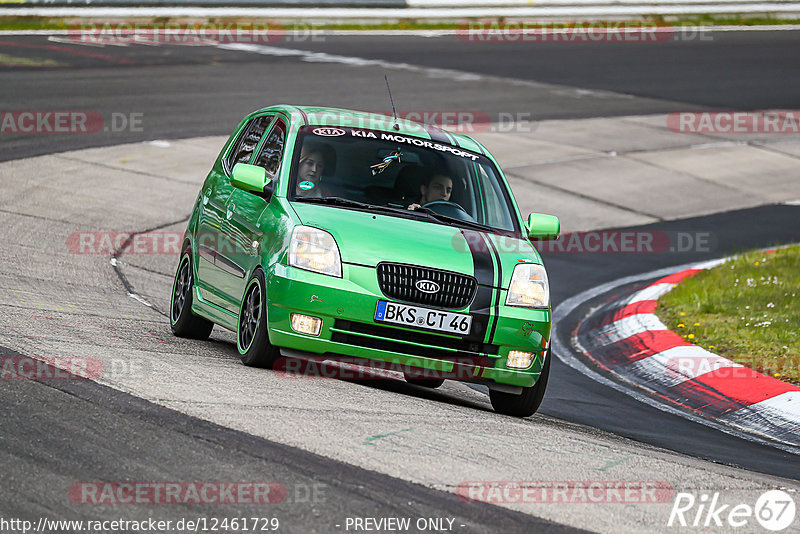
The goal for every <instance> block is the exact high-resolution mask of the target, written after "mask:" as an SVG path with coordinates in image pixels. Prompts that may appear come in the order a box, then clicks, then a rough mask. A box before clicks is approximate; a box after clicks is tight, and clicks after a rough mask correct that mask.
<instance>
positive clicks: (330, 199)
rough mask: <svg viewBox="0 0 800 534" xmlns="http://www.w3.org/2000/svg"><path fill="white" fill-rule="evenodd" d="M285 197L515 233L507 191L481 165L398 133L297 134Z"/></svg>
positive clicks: (313, 130) (485, 162)
mask: <svg viewBox="0 0 800 534" xmlns="http://www.w3.org/2000/svg"><path fill="white" fill-rule="evenodd" d="M288 197H289V200H292V201H301V202H302V201H307V202H319V203H329V204H332V205H338V206H341V207H344V208H348V207H349V208H353V209H367V210H374V211H381V212H383V213H388V214H390V215H392V214H394V215H397V216H412V217H413V216H419V218H420V219H425V220H429V221H431V222H438V223H444V224H453V225H457V226H468V227H485V228H486V229H487V230H495V231H500V232H503V233H514V234H516V233H518V232H519V225H518V223H517V220H516V215H515V211H514V208H513V206H512V204H511V199H510V196H509V192H508V191H507V189H506V187H505V185H504V184H503V182H501V180H500V179H499V176H498V174H497V171H496V170H495V167H494V165H493V164H492V162H491V161H489V159H488V158H486V157H485V156H482V155H479V154H475V153H473V152H469V151H466V150H463V149H460V148H458V147H455V146H452V145H447V144H444V143H439V142H437V141H430V140H426V139H420V138H418V137H412V136H408V135H403V134H399V133H391V132H382V131H378V130H366V129H359V128H333V127H317V126H305V127H303V128H302V129H301V130H300V133H299V134H298V138H297V145H296V146H295V150H294V161H293V163H292V171H291V180H290V183H289V193H288Z"/></svg>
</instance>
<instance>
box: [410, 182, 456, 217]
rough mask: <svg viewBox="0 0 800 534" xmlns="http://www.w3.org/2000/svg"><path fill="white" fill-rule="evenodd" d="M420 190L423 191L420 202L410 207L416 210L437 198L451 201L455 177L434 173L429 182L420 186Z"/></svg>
mask: <svg viewBox="0 0 800 534" xmlns="http://www.w3.org/2000/svg"><path fill="white" fill-rule="evenodd" d="M419 191H420V193H422V196H421V197H420V199H419V203H414V204H411V205H410V206H409V207H408V209H410V210H415V209H417V208H419V207H421V206H424V205H425V204H427V203H429V202H436V201H437V200H444V201H446V202H449V201H450V195H451V194H452V193H453V179H452V178H450V177H449V176H447V175H445V174H434V175H433V176H432V177H431V179H430V180H428V181H427V183H424V184H422V185H420V186H419Z"/></svg>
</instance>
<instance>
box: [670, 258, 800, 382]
mask: <svg viewBox="0 0 800 534" xmlns="http://www.w3.org/2000/svg"><path fill="white" fill-rule="evenodd" d="M798 295H800V246H793V247H790V248H785V249H780V250H778V251H777V252H775V253H772V254H765V253H763V252H750V253H747V254H744V255H742V256H739V257H737V258H734V259H731V260H729V261H728V262H726V263H724V264H722V265H719V266H717V267H715V268H713V269H708V270H706V271H702V272H700V273H698V274H696V275H695V276H693V277H691V278H688V279H686V280H684V281H683V282H681V283H680V284H678V286H677V287H675V288H674V289H673V290H672V291H670V292H669V293H667V294H666V295H665V296H663V297H662V298H660V299H659V301H658V308H657V309H656V314H657V315H658V316H659V318H660V319H661V320H662V321H663V322H664V324H665V325H667V327H668V328H669V329H670V330H672V331H673V332H677V333H679V334H681V335H683V337H684V338H685V339H686V341H688V342H690V343H695V344H697V345H700V346H702V347H703V348H706V349H710V350H711V351H712V352H714V353H716V354H719V355H721V356H724V357H725V358H728V359H729V360H733V361H735V362H737V363H741V364H742V365H746V366H748V367H750V368H752V369H755V370H756V371H759V372H761V373H764V374H768V375H770V376H774V377H776V378H779V379H781V380H784V381H786V382H791V383H793V384H797V385H800V302H799V301H798Z"/></svg>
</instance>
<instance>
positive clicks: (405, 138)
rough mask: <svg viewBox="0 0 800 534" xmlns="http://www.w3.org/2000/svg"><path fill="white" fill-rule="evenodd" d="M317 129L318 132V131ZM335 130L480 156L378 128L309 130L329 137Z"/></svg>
mask: <svg viewBox="0 0 800 534" xmlns="http://www.w3.org/2000/svg"><path fill="white" fill-rule="evenodd" d="M318 130H319V132H318ZM329 130H330V131H333V130H336V135H340V134H339V132H345V133H347V132H349V133H350V136H351V137H360V138H364V139H380V140H381V141H391V142H393V143H405V144H407V145H413V146H418V147H422V148H429V149H431V150H438V151H439V152H449V153H451V154H453V155H454V156H459V157H462V158H468V159H470V160H471V161H476V160H478V159H479V158H480V156H479V155H477V154H470V153H469V152H467V151H465V150H461V149H460V148H457V147H454V146H451V145H445V144H442V143H437V142H435V141H430V140H428V139H420V138H418V137H408V136H405V135H400V134H394V133H389V132H381V131H379V130H374V131H373V130H366V129H361V128H349V129H348V128H347V127H344V126H343V127H341V128H314V129H312V130H311V132H312V133H314V134H316V135H321V136H326V137H330V136H331V135H333V134H332V133H331V132H330V131H329Z"/></svg>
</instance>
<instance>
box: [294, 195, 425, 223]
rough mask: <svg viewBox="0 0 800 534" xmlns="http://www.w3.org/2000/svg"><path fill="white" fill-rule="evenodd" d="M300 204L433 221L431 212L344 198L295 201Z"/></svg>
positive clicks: (306, 198)
mask: <svg viewBox="0 0 800 534" xmlns="http://www.w3.org/2000/svg"><path fill="white" fill-rule="evenodd" d="M295 200H296V201H300V202H313V203H315V204H331V205H333V206H348V207H351V208H359V209H363V210H367V211H382V212H388V213H397V214H400V215H407V216H409V217H414V218H419V217H420V216H424V217H425V218H426V219H432V218H434V217H432V216H431V213H433V212H430V210H425V211H418V210H409V209H405V208H393V207H391V206H380V205H378V204H366V203H364V202H359V201H357V200H350V199H348V198H342V197H299V198H296V199H295ZM429 212H430V213H429Z"/></svg>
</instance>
